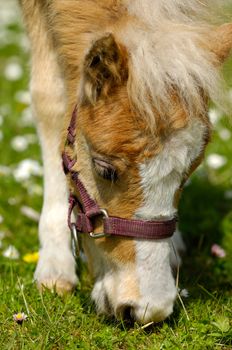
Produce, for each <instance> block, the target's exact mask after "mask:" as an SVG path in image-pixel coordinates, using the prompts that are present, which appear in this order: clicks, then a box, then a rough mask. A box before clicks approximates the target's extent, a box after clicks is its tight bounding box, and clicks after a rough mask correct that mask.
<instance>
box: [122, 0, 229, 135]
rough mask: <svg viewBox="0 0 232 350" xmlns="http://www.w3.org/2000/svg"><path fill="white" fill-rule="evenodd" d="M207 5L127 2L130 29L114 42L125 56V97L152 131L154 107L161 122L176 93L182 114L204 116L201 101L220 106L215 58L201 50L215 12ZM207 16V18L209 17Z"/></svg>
mask: <svg viewBox="0 0 232 350" xmlns="http://www.w3.org/2000/svg"><path fill="white" fill-rule="evenodd" d="M216 3H217V1H216V0H215V1H214V0H210V1H204V3H203V2H202V1H200V0H185V1H182V0H153V1H151V0H142V1H139V0H135V1H133V2H131V1H128V3H127V5H126V6H127V10H128V12H129V14H130V15H131V16H132V19H131V25H128V26H127V28H126V30H123V33H122V35H121V37H120V40H121V41H122V43H124V44H125V46H126V47H127V49H128V51H129V80H128V94H129V98H130V100H131V103H132V106H133V108H134V109H135V110H136V111H137V112H138V113H139V114H140V115H142V116H145V117H146V118H148V119H149V125H150V126H151V127H152V128H155V118H154V108H155V110H156V111H158V113H160V115H161V116H163V117H165V115H166V114H167V113H168V110H169V108H170V105H171V104H172V103H173V101H172V100H171V99H172V95H173V93H174V94H178V96H179V99H180V101H181V103H182V104H183V106H184V108H185V109H186V112H187V113H188V115H189V116H190V117H191V116H195V115H201V114H205V103H204V98H203V96H204V97H205V96H207V97H209V98H210V99H211V100H212V101H213V102H214V103H216V104H217V105H219V106H223V105H224V100H223V96H224V94H223V89H222V78H221V75H220V73H219V72H218V67H217V66H216V64H215V59H216V57H215V55H214V54H213V53H211V52H210V50H208V49H206V47H207V43H206V40H209V38H208V37H207V33H209V32H210V30H212V27H213V25H212V23H210V21H209V20H208V19H207V15H208V17H211V18H213V19H214V20H213V21H214V22H215V18H216V16H213V15H212V13H213V12H212V11H211V10H212V8H214V9H215V8H216V5H217V4H216ZM220 3H221V4H222V1H220ZM209 14H210V16H209Z"/></svg>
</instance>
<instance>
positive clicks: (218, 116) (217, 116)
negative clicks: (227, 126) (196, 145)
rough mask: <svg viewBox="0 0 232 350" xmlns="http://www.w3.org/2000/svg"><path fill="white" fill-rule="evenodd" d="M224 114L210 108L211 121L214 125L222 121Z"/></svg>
mask: <svg viewBox="0 0 232 350" xmlns="http://www.w3.org/2000/svg"><path fill="white" fill-rule="evenodd" d="M221 117H222V112H221V111H220V110H219V109H216V108H210V110H209V119H210V121H211V123H212V124H213V125H215V124H217V122H218V121H219V120H220V119H221Z"/></svg>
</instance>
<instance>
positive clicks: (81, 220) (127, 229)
mask: <svg viewBox="0 0 232 350" xmlns="http://www.w3.org/2000/svg"><path fill="white" fill-rule="evenodd" d="M76 119H77V107H75V109H74V111H73V114H72V118H71V121H70V124H69V127H68V135H67V145H68V146H69V148H70V147H71V148H72V149H73V148H74V142H75V137H76ZM62 159H63V168H64V172H65V174H66V175H67V174H69V175H70V177H71V181H72V183H73V185H74V187H75V188H76V190H77V192H78V194H79V198H80V200H79V199H78V198H77V197H76V196H75V195H74V194H70V197H69V213H68V225H69V228H70V230H71V232H72V233H73V232H79V233H89V235H90V236H91V237H93V238H99V237H105V236H121V237H122V236H123V237H132V238H140V239H152V240H154V239H165V238H169V237H171V236H172V235H173V233H174V232H175V228H176V221H177V219H176V218H173V219H171V220H167V221H155V220H148V221H147V220H136V219H124V218H119V217H115V216H109V215H108V213H107V211H106V210H105V209H102V208H100V207H99V205H98V204H97V202H96V201H95V200H94V199H93V198H91V197H90V195H89V194H88V191H87V190H86V188H85V186H84V184H83V182H82V181H81V180H80V178H79V174H78V172H77V171H75V170H73V166H74V165H75V164H76V159H75V158H71V157H70V156H68V154H67V152H66V151H64V152H63V154H62ZM74 208H76V209H77V215H76V221H75V222H72V221H71V216H72V212H73V210H74ZM97 217H98V218H101V219H102V224H103V232H102V233H94V220H95V219H96V218H97Z"/></svg>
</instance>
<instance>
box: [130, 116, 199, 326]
mask: <svg viewBox="0 0 232 350" xmlns="http://www.w3.org/2000/svg"><path fill="white" fill-rule="evenodd" d="M204 131H205V130H204V126H203V124H202V123H201V122H200V121H198V120H193V121H191V123H190V124H189V126H188V127H187V128H186V129H184V130H181V131H179V132H178V133H176V135H173V136H171V137H170V139H169V140H168V141H167V142H166V144H165V145H164V148H163V150H162V151H161V152H160V154H158V155H157V156H155V157H154V158H153V159H152V160H151V161H149V162H148V163H145V164H142V165H141V167H140V175H141V179H142V180H141V183H142V188H143V194H144V203H143V206H142V207H141V208H140V209H139V210H138V211H137V213H136V217H139V218H143V219H154V218H156V219H160V218H166V219H168V218H172V217H173V216H174V215H175V214H176V209H175V208H174V205H173V202H174V195H175V192H176V190H177V189H178V188H179V186H180V183H181V180H182V177H183V173H184V172H185V171H186V170H188V168H189V167H190V165H191V163H192V161H193V160H194V159H195V158H196V157H197V156H198V155H199V154H200V152H201V150H202V147H203V139H204ZM179 248H181V247H179ZM172 250H173V247H172V244H171V240H170V239H168V240H161V241H151V242H147V241H139V240H137V241H136V271H137V276H138V279H139V287H140V293H141V296H142V298H141V301H140V304H139V305H140V307H139V310H140V311H137V317H138V318H139V319H141V317H142V314H143V313H144V316H143V317H144V318H145V320H146V321H147V322H149V321H150V320H155V321H159V320H161V319H164V318H165V317H167V316H168V315H169V314H170V313H171V312H172V308H173V303H174V300H175V297H176V286H175V283H174V278H173V276H172V271H171V263H170V260H172V262H173V263H175V258H174V256H173V255H172V256H171V255H170V253H171V251H172ZM177 250H178V247H177ZM177 259H178V256H177ZM178 263H179V261H177V264H178Z"/></svg>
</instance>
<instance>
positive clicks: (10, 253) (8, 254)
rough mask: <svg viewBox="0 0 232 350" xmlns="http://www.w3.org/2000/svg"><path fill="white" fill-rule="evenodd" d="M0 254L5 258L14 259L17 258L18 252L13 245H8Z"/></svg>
mask: <svg viewBox="0 0 232 350" xmlns="http://www.w3.org/2000/svg"><path fill="white" fill-rule="evenodd" d="M2 255H3V256H4V257H5V258H8V259H12V260H16V259H18V258H19V252H18V250H17V249H16V248H15V247H14V246H13V245H9V247H8V248H7V249H5V250H4V252H3V253H2Z"/></svg>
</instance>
